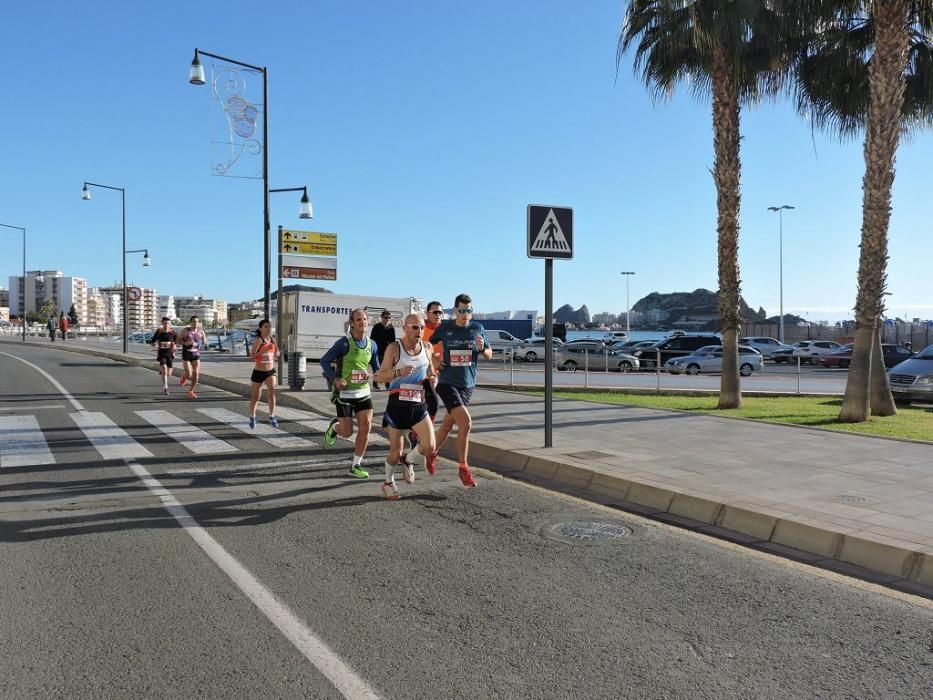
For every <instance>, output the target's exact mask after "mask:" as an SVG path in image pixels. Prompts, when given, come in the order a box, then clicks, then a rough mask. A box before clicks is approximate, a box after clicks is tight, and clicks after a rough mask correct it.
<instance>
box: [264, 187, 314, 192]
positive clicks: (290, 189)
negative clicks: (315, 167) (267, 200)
mask: <svg viewBox="0 0 933 700" xmlns="http://www.w3.org/2000/svg"><path fill="white" fill-rule="evenodd" d="M307 189H308V188H307V187H280V188H277V189H274V190H269V192H304V191H305V190H307Z"/></svg>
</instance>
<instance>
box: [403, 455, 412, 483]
mask: <svg viewBox="0 0 933 700" xmlns="http://www.w3.org/2000/svg"><path fill="white" fill-rule="evenodd" d="M402 478H403V479H404V480H405V483H406V484H413V483H415V465H414V464H412V463H411V462H409V461H408V455H402Z"/></svg>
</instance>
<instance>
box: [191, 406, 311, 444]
mask: <svg viewBox="0 0 933 700" xmlns="http://www.w3.org/2000/svg"><path fill="white" fill-rule="evenodd" d="M197 410H198V413H203V414H204V415H205V416H207V417H208V418H213V419H214V420H217V421H220V422H221V423H226V424H227V425H229V426H231V427H233V428H236V429H237V430H239V431H241V432H244V433H246V434H247V435H252V436H254V437H257V438H259V439H260V440H263V441H264V442H267V443H269V444H270V445H272V446H273V447H278V448H281V449H288V448H290V447H308V446H309V443H308V442H307V441H306V440H302V439H301V438H300V437H298V436H296V435H291V434H290V433H288V432H286V431H285V430H281V429H279V428H273V427H272V426H271V425H266V424H265V423H256V427H255V428H250V427H249V423H248V422H247V421H248V420H249V419H248V418H246V416H241V415H240V414H239V413H234V412H233V411H229V410H227V409H226V408H199V409H197Z"/></svg>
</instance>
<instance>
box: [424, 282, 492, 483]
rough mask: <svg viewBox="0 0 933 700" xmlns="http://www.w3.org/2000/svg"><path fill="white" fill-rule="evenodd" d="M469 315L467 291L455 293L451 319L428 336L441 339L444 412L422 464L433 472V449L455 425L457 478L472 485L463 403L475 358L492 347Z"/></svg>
mask: <svg viewBox="0 0 933 700" xmlns="http://www.w3.org/2000/svg"><path fill="white" fill-rule="evenodd" d="M472 315H473V306H472V299H470V297H469V295H467V294H458V295H457V298H456V299H455V300H454V319H453V320H452V321H446V322H445V323H442V324H441V325H440V327H439V328H438V329H437V330H436V331H434V335H432V336H431V343H441V345H442V347H443V355H442V357H441V371H440V376H439V378H438V383H437V395H438V396H439V397H440V399H441V401H443V402H444V407H445V408H446V409H447V415H446V416H444V422H443V423H441V427H440V429H439V430H438V431H437V439H436V442H437V447H436V448H435V450H434V453H433V454H432V455H431V456H430V457H428V460H427V464H426V467H427V469H428V471H429V472H430V473H433V472H434V470H435V469H436V468H437V467H436V460H437V453H438V451H439V450H440V449H441V447H442V446H443V444H444V442H445V441H446V440H447V438H448V436H449V435H450V431H451V430H453V427H454V426H455V425H456V426H457V457H458V459H459V461H460V469H459V472H460V481H461V482H462V483H463V485H464V486H465V487H466V488H472V487H474V486H476V481H475V480H474V479H473V473H472V472H471V471H470V465H469V463H468V462H467V459H468V456H469V454H468V453H469V449H470V428H471V427H472V420H471V419H470V412H469V411H468V410H467V406H469V405H470V399H472V398H473V389H474V388H475V387H476V360H477V358H478V357H479V356H480V355H482V356H483V357H485V358H486V359H487V360H488V359H490V358H491V357H492V348H491V347H489V345H488V344H487V342H486V331H485V330H484V329H483V326H482V325H481V324H479V323H477V322H476V321H473V320H472V319H471V318H470V317H471V316H472Z"/></svg>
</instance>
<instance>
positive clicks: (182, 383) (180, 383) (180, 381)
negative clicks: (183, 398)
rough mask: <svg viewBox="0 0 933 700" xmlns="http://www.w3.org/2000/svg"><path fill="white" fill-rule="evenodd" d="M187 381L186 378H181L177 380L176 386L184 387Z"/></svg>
mask: <svg viewBox="0 0 933 700" xmlns="http://www.w3.org/2000/svg"><path fill="white" fill-rule="evenodd" d="M187 381H188V377H184V376H183V377H182V378H181V379H179V380H178V386H184V385H185V382H187Z"/></svg>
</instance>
